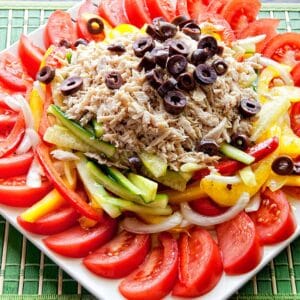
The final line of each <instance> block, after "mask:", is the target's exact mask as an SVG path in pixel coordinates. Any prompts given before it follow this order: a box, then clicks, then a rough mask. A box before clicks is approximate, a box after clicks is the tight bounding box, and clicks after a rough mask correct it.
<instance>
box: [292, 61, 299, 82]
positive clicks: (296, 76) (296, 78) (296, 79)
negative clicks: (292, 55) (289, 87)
mask: <svg viewBox="0 0 300 300" xmlns="http://www.w3.org/2000/svg"><path fill="white" fill-rule="evenodd" d="M291 75H292V77H293V80H294V84H295V86H299V87H300V63H298V64H296V65H295V66H294V68H293V70H292V71H291Z"/></svg>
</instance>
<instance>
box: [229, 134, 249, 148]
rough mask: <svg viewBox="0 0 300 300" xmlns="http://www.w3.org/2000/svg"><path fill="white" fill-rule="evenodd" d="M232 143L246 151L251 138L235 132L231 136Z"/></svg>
mask: <svg viewBox="0 0 300 300" xmlns="http://www.w3.org/2000/svg"><path fill="white" fill-rule="evenodd" d="M231 145H232V146H234V147H237V148H239V149H241V150H243V151H244V150H246V149H247V148H248V146H249V139H248V137H247V136H246V135H245V134H233V135H232V136H231Z"/></svg>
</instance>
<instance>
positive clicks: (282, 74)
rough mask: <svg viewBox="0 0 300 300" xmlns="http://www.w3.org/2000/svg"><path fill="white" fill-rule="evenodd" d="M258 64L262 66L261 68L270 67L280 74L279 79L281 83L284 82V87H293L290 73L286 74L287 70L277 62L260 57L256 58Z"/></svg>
mask: <svg viewBox="0 0 300 300" xmlns="http://www.w3.org/2000/svg"><path fill="white" fill-rule="evenodd" d="M258 62H259V63H260V64H262V65H263V66H271V67H273V68H275V69H277V70H278V71H279V72H280V77H281V78H282V79H283V81H284V82H285V84H286V85H294V81H293V79H292V77H291V75H290V73H289V72H287V70H286V69H285V68H284V67H283V66H282V65H281V64H280V63H278V62H277V61H275V60H273V59H270V58H267V57H263V56H260V57H259V58H258Z"/></svg>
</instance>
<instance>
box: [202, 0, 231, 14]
mask: <svg viewBox="0 0 300 300" xmlns="http://www.w3.org/2000/svg"><path fill="white" fill-rule="evenodd" d="M227 2H228V0H211V1H210V3H209V4H208V5H207V12H208V13H214V14H220V13H221V12H222V9H223V7H224V6H225V4H226V3H227Z"/></svg>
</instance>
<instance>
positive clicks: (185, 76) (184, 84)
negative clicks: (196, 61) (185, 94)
mask: <svg viewBox="0 0 300 300" xmlns="http://www.w3.org/2000/svg"><path fill="white" fill-rule="evenodd" d="M177 86H178V88H179V89H181V90H185V91H191V90H193V89H194V88H195V80H194V77H193V75H192V74H191V73H188V72H186V73H182V74H180V75H179V76H178V78H177Z"/></svg>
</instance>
